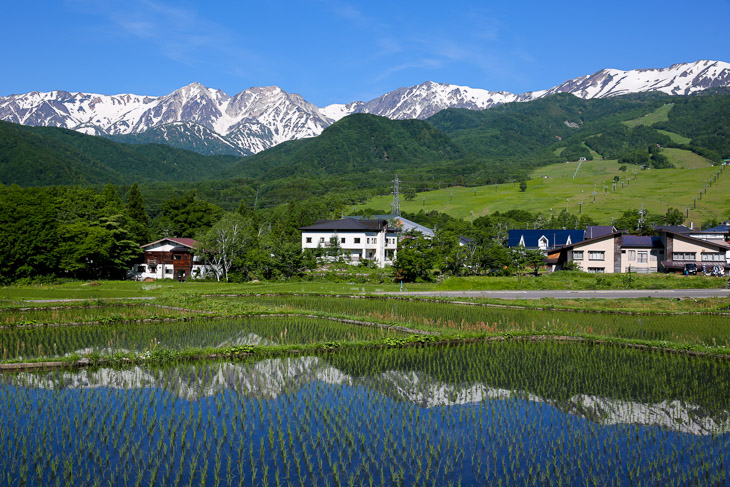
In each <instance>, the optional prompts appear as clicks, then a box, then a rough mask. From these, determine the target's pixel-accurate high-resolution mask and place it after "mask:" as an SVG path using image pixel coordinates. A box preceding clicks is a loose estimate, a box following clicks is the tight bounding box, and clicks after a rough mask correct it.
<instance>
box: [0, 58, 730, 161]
mask: <svg viewBox="0 0 730 487" xmlns="http://www.w3.org/2000/svg"><path fill="white" fill-rule="evenodd" d="M728 86H730V64H728V63H725V62H721V61H697V62H694V63H685V64H675V65H673V66H670V67H668V68H663V69H636V70H631V71H621V70H618V69H602V70H600V71H598V72H596V73H594V74H592V75H586V76H582V77H579V78H575V79H572V80H568V81H566V82H564V83H562V84H560V85H557V86H554V87H552V88H549V89H546V90H541V91H531V92H527V93H522V94H519V95H518V94H514V93H509V92H505V91H488V90H483V89H477V88H470V87H468V86H458V85H452V84H444V83H434V82H431V81H427V82H425V83H421V84H419V85H416V86H411V87H406V88H398V89H397V90H394V91H391V92H389V93H386V94H384V95H382V96H380V97H378V98H375V99H373V100H370V101H367V102H364V101H355V102H350V103H346V104H332V105H328V106H326V107H324V108H318V107H316V106H315V105H313V104H311V103H309V102H307V101H306V100H304V99H303V98H302V97H301V96H300V95H297V94H291V93H287V92H285V91H283V90H282V89H281V88H278V87H276V86H268V87H254V88H249V89H247V90H245V91H242V92H240V93H238V94H236V95H234V96H229V95H228V94H226V93H224V92H223V91H221V90H215V89H211V88H207V87H205V86H203V85H201V84H200V83H192V84H190V85H188V86H185V87H183V88H180V89H178V90H176V91H174V92H173V93H170V94H169V95H165V96H159V97H152V96H139V95H132V94H122V95H99V94H89V93H69V92H67V91H51V92H48V93H39V92H32V93H27V94H23V95H11V96H7V97H0V120H5V121H8V122H15V123H19V124H23V125H42V126H53V127H64V128H68V129H73V130H78V131H81V132H84V133H87V134H92V135H106V136H110V135H125V134H145V133H147V132H148V131H150V130H153V129H159V128H160V127H166V126H171V124H178V123H180V122H185V123H186V125H185V127H186V131H185V134H184V136H179V137H178V136H174V134H173V135H171V130H170V129H165V130H162V131H160V130H157V131H154V132H150V133H148V134H147V137H146V138H145V141H148V142H159V143H167V144H170V145H173V146H177V147H182V148H193V150H199V151H201V152H203V153H210V152H211V151H214V150H215V149H212V147H221V148H222V150H223V153H230V152H229V151H231V150H232V151H233V152H234V153H239V154H244V155H245V154H251V153H256V152H260V151H262V150H265V149H268V148H269V147H272V146H274V145H276V144H279V143H281V142H284V141H287V140H293V139H301V138H305V137H314V136H317V135H319V134H320V133H321V132H322V130H324V129H325V128H326V127H328V126H329V125H331V124H332V123H334V122H335V121H337V120H339V119H341V118H343V117H345V116H347V115H349V114H352V113H372V114H375V115H380V116H383V117H388V118H391V119H410V118H418V119H425V118H428V117H430V116H431V115H434V114H435V113H437V112H439V111H440V110H443V109H445V108H467V109H471V110H484V109H487V108H491V107H493V106H495V105H499V104H502V103H508V102H524V101H530V100H535V99H538V98H542V97H545V96H548V95H552V94H555V93H572V94H574V95H576V96H578V97H581V98H606V97H610V96H618V95H624V94H628V93H642V92H647V91H660V92H663V93H666V94H670V95H688V94H692V93H695V92H698V91H702V90H705V89H708V88H715V87H728ZM196 125H197V126H199V128H197V129H196V128H194V127H195V126H196ZM172 126H173V127H176V132H177V133H179V132H180V126H179V125H172ZM202 127H204V128H205V129H207V131H206V130H203V129H202ZM195 137H197V138H200V139H201V141H202V142H195V143H194V142H192V138H195ZM181 138H182V141H181ZM209 138H214V139H218V140H216V141H213V142H211V143H208V141H207V139H209ZM211 144H212V145H211ZM196 147H201V149H198V148H196ZM218 153H221V152H218Z"/></svg>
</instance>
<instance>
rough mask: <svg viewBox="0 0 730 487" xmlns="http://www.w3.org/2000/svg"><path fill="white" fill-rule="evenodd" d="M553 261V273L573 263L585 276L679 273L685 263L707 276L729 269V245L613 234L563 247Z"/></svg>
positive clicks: (662, 235) (685, 237)
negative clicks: (595, 274)
mask: <svg viewBox="0 0 730 487" xmlns="http://www.w3.org/2000/svg"><path fill="white" fill-rule="evenodd" d="M559 252H560V255H558V256H552V255H551V256H549V257H553V258H554V259H555V258H556V259H555V260H556V261H557V262H556V267H555V268H556V269H562V268H564V266H565V265H566V264H567V263H568V262H573V263H575V264H576V265H577V267H578V268H579V269H581V270H583V271H585V272H592V273H598V274H601V273H606V274H610V273H619V272H629V270H630V271H631V272H637V273H651V272H682V271H683V270H684V266H685V265H686V264H689V263H693V264H696V265H697V268H698V269H699V270H700V271H702V268H703V266H705V268H706V269H707V271H708V272H710V271H711V270H712V268H713V267H716V266H720V267H723V268H724V269H725V270H728V269H730V262H729V261H728V259H729V258H730V245H728V244H727V243H726V242H724V241H717V240H715V241H709V240H702V239H698V238H693V237H690V236H688V235H686V234H681V233H674V232H670V231H662V232H660V234H659V236H655V237H649V236H638V235H624V234H622V233H621V232H613V233H611V234H608V235H602V236H600V237H597V238H590V239H588V240H584V241H582V242H578V243H575V244H572V245H567V246H565V247H563V248H562V249H560V250H559Z"/></svg>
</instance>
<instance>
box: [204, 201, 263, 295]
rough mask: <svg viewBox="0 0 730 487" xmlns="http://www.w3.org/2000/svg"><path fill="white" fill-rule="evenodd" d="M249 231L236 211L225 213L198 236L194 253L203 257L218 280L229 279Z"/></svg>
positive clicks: (246, 222)
mask: <svg viewBox="0 0 730 487" xmlns="http://www.w3.org/2000/svg"><path fill="white" fill-rule="evenodd" d="M249 233H250V228H249V224H248V221H247V220H245V219H244V218H243V217H242V216H241V215H239V214H237V213H226V214H225V215H223V218H221V219H220V220H219V221H218V222H217V223H216V224H215V225H213V227H212V228H210V230H208V231H207V232H205V234H204V235H203V236H202V238H200V248H199V249H196V253H198V255H201V256H202V257H203V259H204V260H205V265H206V268H207V269H208V270H209V271H210V272H212V273H213V274H214V275H215V277H216V279H217V280H218V281H220V280H221V278H222V279H225V280H226V281H228V280H229V273H230V271H231V268H232V267H233V263H234V261H235V259H236V258H240V257H241V254H243V253H244V249H245V246H246V241H247V239H248V235H249Z"/></svg>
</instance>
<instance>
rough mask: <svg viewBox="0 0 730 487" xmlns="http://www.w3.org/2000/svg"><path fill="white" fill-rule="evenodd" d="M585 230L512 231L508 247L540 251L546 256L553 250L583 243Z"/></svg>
mask: <svg viewBox="0 0 730 487" xmlns="http://www.w3.org/2000/svg"><path fill="white" fill-rule="evenodd" d="M584 238H585V230H554V229H544V230H510V231H509V236H508V239H507V246H508V247H510V248H513V247H524V248H526V249H539V250H542V251H543V252H545V253H546V254H547V253H548V252H550V251H551V250H554V249H557V248H561V247H565V246H566V245H572V244H574V243H578V242H581V241H583V239H584Z"/></svg>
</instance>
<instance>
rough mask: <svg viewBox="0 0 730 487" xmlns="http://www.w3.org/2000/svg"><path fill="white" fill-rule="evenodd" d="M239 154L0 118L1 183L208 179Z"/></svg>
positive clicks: (43, 184)
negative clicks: (131, 141)
mask: <svg viewBox="0 0 730 487" xmlns="http://www.w3.org/2000/svg"><path fill="white" fill-rule="evenodd" d="M237 159H238V158H237V157H232V156H209V157H206V156H203V155H200V154H197V153H195V152H189V151H185V150H180V149H174V148H172V147H169V146H165V145H158V144H144V145H130V144H120V143H116V142H112V141H110V140H107V139H105V138H102V137H94V136H91V135H85V134H82V133H79V132H76V131H73V130H66V129H60V128H54V127H26V126H22V125H17V124H13V123H8V122H0V182H2V183H4V184H18V185H21V186H50V185H68V184H81V185H92V184H104V183H106V182H112V183H114V184H129V183H132V182H134V181H199V180H203V179H210V178H212V177H213V175H215V174H217V173H219V172H220V171H222V170H223V169H224V168H226V167H228V166H230V165H231V164H232V163H233V162H235V161H236V160H237Z"/></svg>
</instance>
